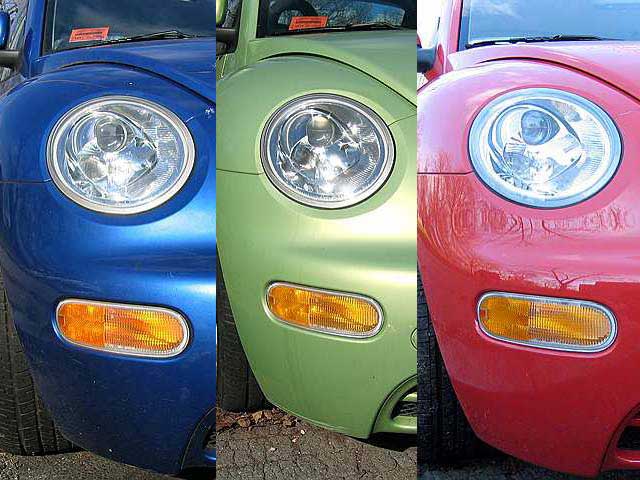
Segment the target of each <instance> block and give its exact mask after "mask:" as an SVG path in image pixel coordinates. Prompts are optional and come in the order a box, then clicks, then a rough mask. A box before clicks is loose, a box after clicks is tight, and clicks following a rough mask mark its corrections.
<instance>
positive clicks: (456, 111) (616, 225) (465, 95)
mask: <svg viewBox="0 0 640 480" xmlns="http://www.w3.org/2000/svg"><path fill="white" fill-rule="evenodd" d="M459 19H460V1H455V2H450V4H449V6H448V7H447V11H446V14H445V17H444V18H443V19H442V22H441V31H440V34H439V36H440V40H439V45H438V56H437V65H436V67H435V73H433V75H432V77H431V78H433V79H434V81H432V82H430V84H429V85H428V86H427V87H426V88H424V89H423V90H422V91H421V92H420V94H419V120H418V157H419V158H418V172H419V178H418V258H419V266H420V270H421V273H422V278H423V281H424V285H425V293H426V296H427V301H428V304H429V309H430V313H431V317H432V320H433V323H434V326H435V329H436V334H437V336H438V341H439V344H440V348H441V350H442V354H443V357H444V360H445V364H446V367H447V370H448V372H449V375H450V377H451V379H452V382H453V385H454V388H455V390H456V393H457V395H458V398H459V400H460V403H461V404H462V407H463V409H464V411H465V413H466V415H467V417H468V419H469V422H470V423H471V426H472V428H473V429H474V431H475V432H476V434H477V435H478V436H479V437H480V438H481V439H482V440H484V441H485V442H487V443H489V444H491V445H493V446H495V447H497V448H499V449H501V450H503V451H505V452H507V453H509V454H511V455H513V456H516V457H519V458H522V459H524V460H527V461H530V462H532V463H536V464H538V465H542V466H545V467H548V468H551V469H555V470H560V471H565V472H568V473H573V474H578V475H584V476H595V475H597V474H598V473H599V472H601V471H604V470H612V469H640V451H622V450H619V449H618V448H617V445H618V440H619V437H620V435H621V433H622V431H623V430H624V429H625V428H626V427H628V426H630V425H632V424H633V425H637V426H640V417H638V414H639V412H640V371H639V366H640V181H638V179H639V178H640V135H639V134H638V132H640V83H639V82H638V80H637V79H638V78H640V44H634V43H622V42H619V43H602V42H598V43H589V44H579V43H554V44H531V45H511V46H489V47H481V48H477V49H472V50H468V51H464V52H457V45H458V28H459ZM531 87H546V88H556V89H561V90H565V91H568V92H572V93H575V94H578V95H581V96H583V97H585V98H587V99H589V100H591V101H592V102H594V103H596V104H598V105H599V106H600V107H602V108H603V109H604V110H605V111H607V112H608V114H609V115H610V116H611V118H612V119H613V120H614V121H615V123H616V124H617V126H618V128H619V130H620V133H621V136H622V140H623V149H624V153H623V159H622V163H621V166H620V169H619V171H618V172H617V174H616V175H615V177H614V178H613V180H612V181H611V182H610V184H609V185H607V187H606V188H605V189H604V190H602V191H601V192H600V193H599V194H597V195H595V196H594V197H592V198H591V199H589V200H586V201H584V202H582V203H580V204H578V205H574V206H572V207H568V208H562V209H555V210H539V209H534V208H528V207H524V206H520V205H517V204H514V203H511V202H509V201H507V200H505V199H503V198H501V197H499V196H498V195H496V194H495V193H493V192H492V191H490V190H489V189H488V188H487V187H486V186H485V185H484V184H483V183H482V182H481V181H480V180H479V178H478V177H477V176H476V175H475V174H474V173H473V169H472V166H471V162H470V159H469V155H468V135H469V130H470V128H471V124H472V122H473V120H474V118H475V116H476V115H477V114H478V113H479V111H480V110H481V109H482V108H483V107H484V106H485V105H486V104H487V103H488V102H490V101H491V100H492V99H494V98H496V97H498V96H500V95H502V94H504V93H507V92H509V91H512V90H516V89H521V88H531ZM489 291H507V292H515V293H524V294H534V295H544V296H554V297H563V298H576V299H583V300H590V301H593V302H597V303H599V304H602V305H605V306H606V307H608V308H609V309H611V310H612V311H613V312H614V314H615V316H616V318H617V321H618V328H619V333H618V337H617V339H616V342H615V343H614V345H613V346H612V347H611V348H609V349H608V350H606V351H605V352H602V353H599V354H578V353H563V352H553V351H548V350H540V349H534V348H527V347H522V346H517V345H512V344H507V343H503V342H499V341H496V340H492V339H490V338H489V337H487V336H486V335H484V334H483V333H482V332H481V331H480V330H479V328H478V327H477V324H476V306H477V302H478V300H479V298H480V297H481V296H482V295H483V294H484V293H486V292H489Z"/></svg>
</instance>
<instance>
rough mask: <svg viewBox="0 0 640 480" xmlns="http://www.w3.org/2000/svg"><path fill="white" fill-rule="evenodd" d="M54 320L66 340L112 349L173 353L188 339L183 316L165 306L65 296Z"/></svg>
mask: <svg viewBox="0 0 640 480" xmlns="http://www.w3.org/2000/svg"><path fill="white" fill-rule="evenodd" d="M56 322H57V326H58V331H59V332H60V335H61V336H62V337H63V338H65V339H66V340H67V341H69V342H71V343H74V344H76V345H80V346H83V347H87V348H92V349H95V350H102V351H105V352H111V353H120V354H125V355H136V356H145V357H157V358H166V357H173V356H175V355H178V354H179V353H180V352H182V351H183V350H184V349H185V347H186V346H187V343H188V341H189V329H188V327H187V322H186V321H185V319H184V318H183V317H182V316H181V315H180V314H178V313H176V312H173V311H171V310H168V309H166V308H158V307H147V306H137V305H123V304H116V303H105V302H91V301H86V300H65V301H63V302H61V303H60V305H58V309H57V311H56Z"/></svg>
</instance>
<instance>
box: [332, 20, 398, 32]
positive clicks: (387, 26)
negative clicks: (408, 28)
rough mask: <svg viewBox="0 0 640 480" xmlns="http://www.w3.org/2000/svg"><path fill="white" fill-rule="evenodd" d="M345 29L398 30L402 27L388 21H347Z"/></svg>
mask: <svg viewBox="0 0 640 480" xmlns="http://www.w3.org/2000/svg"><path fill="white" fill-rule="evenodd" d="M343 28H344V29H345V30H400V29H402V28H403V27H401V26H399V25H395V24H393V23H389V22H366V23H349V24H347V25H345V26H344V27H343Z"/></svg>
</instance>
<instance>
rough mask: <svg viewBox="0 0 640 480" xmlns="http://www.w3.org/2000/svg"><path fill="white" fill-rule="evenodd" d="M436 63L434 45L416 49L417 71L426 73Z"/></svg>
mask: <svg viewBox="0 0 640 480" xmlns="http://www.w3.org/2000/svg"><path fill="white" fill-rule="evenodd" d="M435 63H436V47H431V48H419V49H418V73H427V72H428V71H430V70H431V69H432V68H433V66H434V64H435Z"/></svg>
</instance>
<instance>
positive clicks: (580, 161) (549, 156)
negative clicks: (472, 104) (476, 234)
mask: <svg viewBox="0 0 640 480" xmlns="http://www.w3.org/2000/svg"><path fill="white" fill-rule="evenodd" d="M469 153H470V156H471V162H472V163H473V167H474V169H475V171H476V172H477V173H478V175H479V176H480V178H481V179H482V180H483V181H484V182H485V183H486V184H487V185H488V186H489V188H491V189H492V190H494V191H495V192H496V193H498V194H499V195H501V196H503V197H505V198H507V199H509V200H511V201H514V202H517V203H520V204H523V205H526V206H531V207H537V208H559V207H567V206H570V205H574V204H576V203H579V202H581V201H583V200H586V199H587V198H590V197H591V196H593V195H595V194H596V193H598V192H599V191H600V190H601V189H602V188H604V187H605V186H606V185H607V183H609V181H610V180H611V179H612V178H613V176H614V175H615V173H616V171H617V169H618V166H619V165H620V161H621V156H622V142H621V139H620V134H619V132H618V129H617V128H616V125H615V124H614V122H613V120H612V119H611V118H610V117H609V115H607V113H606V112H605V111H604V110H602V108H600V107H599V106H597V105H595V104H594V103H593V102H591V101H589V100H587V99H585V98H583V97H580V96H578V95H574V94H572V93H568V92H564V91H560V90H554V89H525V90H518V91H515V92H512V93H509V94H506V95H503V96H501V97H499V98H497V99H495V100H494V101H492V102H491V103H489V104H488V105H487V106H486V107H485V108H484V109H483V110H482V111H481V112H480V114H479V115H478V117H477V118H476V119H475V121H474V123H473V126H472V128H471V133H470V136H469Z"/></svg>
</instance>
